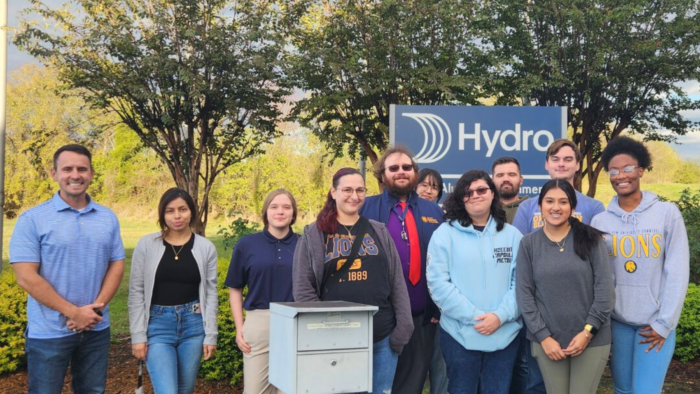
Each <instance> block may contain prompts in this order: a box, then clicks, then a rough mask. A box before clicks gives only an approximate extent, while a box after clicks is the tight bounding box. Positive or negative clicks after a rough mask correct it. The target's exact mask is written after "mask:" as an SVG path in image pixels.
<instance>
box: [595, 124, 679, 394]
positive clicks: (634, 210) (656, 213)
mask: <svg viewBox="0 0 700 394" xmlns="http://www.w3.org/2000/svg"><path fill="white" fill-rule="evenodd" d="M601 160H602V162H603V167H604V168H605V170H606V171H607V172H608V174H609V175H610V183H611V184H612V187H613V189H615V192H617V196H615V197H613V199H612V201H610V204H608V210H607V211H606V212H603V213H601V214H599V215H597V216H596V217H595V218H593V222H592V223H591V225H592V226H594V227H596V228H598V229H600V230H602V231H605V232H606V233H608V234H609V235H607V236H606V237H605V240H606V243H607V246H608V249H609V254H610V264H611V266H612V271H613V276H614V282H615V309H614V310H613V313H612V335H613V347H612V354H613V355H612V360H611V363H610V369H611V372H612V376H613V382H614V383H615V393H618V394H622V393H660V392H661V389H662V387H663V383H664V378H665V376H666V370H667V369H668V365H669V363H670V362H671V357H672V356H673V350H674V348H675V345H676V331H675V328H676V325H677V324H678V319H679V318H680V314H681V309H682V308H683V300H684V299H685V293H686V291H687V290H688V274H689V273H688V271H689V256H688V255H689V252H688V235H687V233H686V230H685V223H684V222H683V217H682V216H681V213H680V211H679V210H678V208H677V207H676V206H675V205H673V204H671V203H666V202H660V201H659V200H658V198H657V196H656V195H655V194H654V193H651V192H647V191H642V190H641V189H640V182H641V178H642V176H643V175H644V170H645V169H647V168H649V166H650V165H651V156H650V155H649V151H648V150H647V149H646V147H644V145H643V144H642V143H641V142H638V141H635V140H633V139H631V138H627V137H620V138H616V139H614V140H613V141H611V142H610V143H609V144H608V146H607V147H606V148H605V150H604V151H603V154H602V157H601Z"/></svg>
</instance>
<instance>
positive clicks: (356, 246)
mask: <svg viewBox="0 0 700 394" xmlns="http://www.w3.org/2000/svg"><path fill="white" fill-rule="evenodd" d="M357 225H358V226H357V235H356V236H355V240H354V241H353V243H352V249H351V250H350V255H349V256H348V257H347V259H345V263H344V264H343V265H342V266H341V267H340V269H338V270H337V271H336V272H334V273H333V274H330V272H331V269H330V267H327V268H326V270H325V272H324V273H323V283H321V292H322V294H321V297H320V298H321V300H323V298H324V297H325V296H326V295H327V294H328V293H329V292H330V291H331V289H332V288H333V287H334V286H335V285H337V284H338V282H339V281H340V277H341V276H343V274H345V273H346V272H347V271H348V270H350V267H351V266H352V262H353V261H355V258H356V257H357V254H358V253H359V252H360V246H361V245H362V241H363V240H364V238H365V234H366V233H367V231H369V220H368V219H367V218H365V217H363V216H360V220H358V221H357ZM333 277H335V278H336V279H335V280H331V278H333Z"/></svg>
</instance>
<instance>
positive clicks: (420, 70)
mask: <svg viewBox="0 0 700 394" xmlns="http://www.w3.org/2000/svg"><path fill="white" fill-rule="evenodd" d="M302 3H303V5H304V6H305V7H306V8H304V11H303V12H302V16H301V18H300V20H301V22H300V23H299V25H298V28H297V29H294V30H293V33H292V34H291V36H292V42H293V43H294V45H295V47H296V52H295V54H294V56H293V57H292V58H291V64H292V72H291V75H292V77H293V79H294V81H295V84H296V85H297V86H298V87H299V88H301V89H303V90H305V91H306V92H307V94H306V96H305V97H304V98H303V99H301V100H300V101H299V102H298V103H297V106H296V107H295V110H294V112H293V116H294V117H295V119H297V120H298V121H299V122H300V123H301V125H303V126H305V127H307V128H309V129H310V130H312V131H313V132H314V133H315V134H316V135H317V136H318V137H319V138H320V139H321V141H322V142H323V143H324V144H325V145H326V146H327V147H328V148H329V150H330V152H331V154H332V155H333V156H334V157H340V156H342V155H343V154H346V153H349V154H350V155H351V156H352V157H355V158H356V157H357V156H358V154H359V155H361V156H363V157H366V158H369V160H370V161H371V162H372V163H375V162H376V161H377V156H378V154H381V151H383V150H384V149H386V147H387V145H388V142H389V106H390V105H391V104H414V105H440V104H451V103H469V104H476V103H477V102H478V101H477V99H478V98H479V97H480V94H481V92H480V90H479V89H478V88H477V86H478V84H477V81H478V80H479V78H478V73H479V72H483V70H484V69H485V68H484V67H483V66H481V65H480V63H481V60H482V59H481V55H480V52H479V51H478V50H477V45H476V41H475V40H474V37H473V35H472V34H471V29H470V25H471V19H472V14H473V12H474V10H473V9H472V3H471V2H469V1H460V0H443V1H436V0H384V1H375V0H339V1H330V0H308V1H303V2H302Z"/></svg>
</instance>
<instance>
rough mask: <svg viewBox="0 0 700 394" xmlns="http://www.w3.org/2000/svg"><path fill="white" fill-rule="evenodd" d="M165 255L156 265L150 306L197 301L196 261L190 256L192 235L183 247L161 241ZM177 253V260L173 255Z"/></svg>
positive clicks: (192, 241)
mask: <svg viewBox="0 0 700 394" xmlns="http://www.w3.org/2000/svg"><path fill="white" fill-rule="evenodd" d="M163 244H164V245H165V253H163V257H162V258H161V259H160V263H158V269H157V270H156V279H155V284H154V286H153V298H151V305H166V306H172V305H182V304H187V303H188V302H192V301H196V300H197V299H199V282H201V280H202V277H201V276H200V275H199V267H198V266H197V261H196V260H195V259H194V255H192V247H193V246H194V234H193V235H192V236H191V237H190V240H189V241H187V243H185V244H184V245H171V244H169V243H168V242H166V241H165V240H163ZM176 252H177V259H175V255H176Z"/></svg>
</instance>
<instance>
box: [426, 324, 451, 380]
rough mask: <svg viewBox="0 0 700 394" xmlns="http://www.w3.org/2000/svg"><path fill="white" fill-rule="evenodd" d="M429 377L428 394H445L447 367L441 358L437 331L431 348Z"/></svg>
mask: <svg viewBox="0 0 700 394" xmlns="http://www.w3.org/2000/svg"><path fill="white" fill-rule="evenodd" d="M431 324H432V323H431ZM438 324H439V323H438ZM429 376H430V394H447V365H445V357H443V356H442V348H440V331H439V330H438V331H437V332H436V333H435V345H434V346H433V359H432V360H430V372H429Z"/></svg>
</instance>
